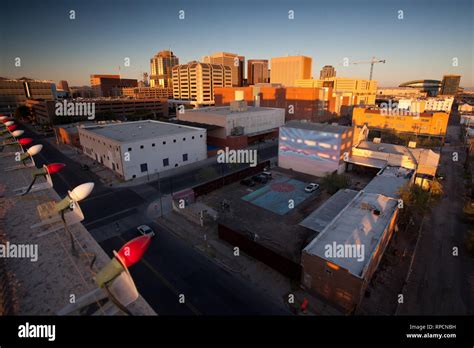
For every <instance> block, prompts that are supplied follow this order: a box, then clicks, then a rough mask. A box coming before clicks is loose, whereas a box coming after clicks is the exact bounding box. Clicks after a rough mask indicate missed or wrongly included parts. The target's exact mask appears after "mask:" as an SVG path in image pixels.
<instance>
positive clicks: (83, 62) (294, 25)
mask: <svg viewBox="0 0 474 348" xmlns="http://www.w3.org/2000/svg"><path fill="white" fill-rule="evenodd" d="M218 4H219V2H215V1H205V2H204V3H195V2H190V1H180V2H169V1H160V2H152V1H137V2H133V3H130V2H124V1H114V2H111V1H101V2H98V3H94V4H92V3H91V2H86V1H83V2H77V1H69V2H65V3H51V5H53V6H47V5H46V4H44V3H43V4H41V5H38V4H35V3H34V2H31V3H29V4H28V7H27V9H20V8H19V7H18V6H17V4H16V3H14V2H12V1H8V2H7V3H6V6H5V10H4V11H3V14H1V15H0V16H1V17H2V18H1V19H2V21H1V22H2V23H4V28H2V31H3V33H4V35H3V36H2V42H3V47H6V49H5V50H3V53H2V57H1V58H2V59H1V62H0V67H1V71H2V72H1V74H0V76H3V77H10V78H19V77H22V76H27V77H31V78H37V79H46V80H52V81H54V82H56V83H57V82H58V81H59V80H67V81H68V83H69V85H70V86H77V85H87V84H88V82H89V77H90V75H91V74H121V76H122V77H123V78H132V79H138V80H140V79H141V76H142V73H143V72H150V65H149V61H150V58H152V57H153V56H154V55H155V54H156V53H157V52H159V51H161V50H167V49H171V50H172V51H173V52H174V54H175V55H176V56H177V57H179V59H180V63H181V64H184V63H187V62H189V61H192V60H197V61H201V58H202V56H205V55H212V54H214V53H216V52H232V53H236V54H238V55H241V56H245V59H246V60H249V59H268V60H269V61H270V60H271V58H274V57H283V56H287V55H306V56H310V57H312V60H313V61H312V75H313V77H316V78H317V75H319V71H320V70H321V68H322V67H323V66H325V65H333V66H334V67H335V69H336V70H337V71H338V76H340V77H357V78H365V79H366V78H368V75H369V69H370V65H366V64H364V65H349V66H347V67H346V66H344V65H343V61H344V58H348V59H349V63H351V62H355V61H367V60H370V58H371V57H372V56H375V57H377V58H379V59H386V60H387V63H386V64H378V65H377V66H376V67H375V68H374V77H373V78H374V80H377V81H378V82H379V86H380V87H392V86H398V85H399V84H400V83H402V82H406V81H408V80H415V79H438V80H441V79H442V76H443V75H444V74H459V75H461V76H462V78H461V86H463V87H472V86H474V82H473V73H472V71H473V63H472V61H473V57H472V51H471V50H470V48H469V45H468V44H467V43H468V42H472V18H471V17H470V14H471V13H472V2H470V1H459V2H457V3H456V6H454V5H452V4H451V3H450V2H447V1H429V2H426V1H416V2H414V3H410V2H406V3H403V2H402V3H397V4H396V5H391V4H390V3H388V2H387V3H379V2H375V1H362V2H357V3H353V2H348V1H337V2H336V3H334V4H326V3H313V2H307V1H297V2H281V3H276V4H275V3H272V2H269V1H260V2H256V3H254V2H250V1H243V2H239V3H232V2H226V3H225V4H226V6H218ZM112 6H113V7H112ZM250 9H251V10H252V11H250ZM70 10H74V11H75V19H70V13H69V11H70ZM181 10H184V11H185V12H184V19H179V17H178V16H179V14H180V12H179V11H181ZM289 11H294V12H293V13H292V14H293V16H294V19H289V18H288V17H291V14H290V13H289ZM399 11H403V14H402V15H403V19H399V17H400V12H399ZM129 16H130V17H129ZM132 16H133V18H134V19H135V18H140V20H135V22H131V21H130V20H128V19H129V18H131V17H132ZM20 21H21V26H18V25H17V23H19V22H20ZM348 28H351V29H348ZM229 38H232V40H229ZM393 42H395V43H396V44H394V43H393ZM463 43H466V44H463ZM17 57H19V58H21V67H15V58H17ZM125 58H129V59H130V66H129V67H126V66H124V61H125ZM453 59H456V61H457V63H458V66H453ZM119 66H120V68H119ZM270 69H271V66H270Z"/></svg>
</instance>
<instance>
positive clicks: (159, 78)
mask: <svg viewBox="0 0 474 348" xmlns="http://www.w3.org/2000/svg"><path fill="white" fill-rule="evenodd" d="M178 64H179V58H178V57H176V56H175V55H174V54H173V52H172V51H161V52H158V53H157V54H155V56H154V57H153V58H151V59H150V70H151V75H150V87H162V88H171V87H172V77H171V70H172V69H173V67H174V66H175V65H178Z"/></svg>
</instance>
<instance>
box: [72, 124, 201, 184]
mask: <svg viewBox="0 0 474 348" xmlns="http://www.w3.org/2000/svg"><path fill="white" fill-rule="evenodd" d="M79 136H80V139H81V145H82V146H83V150H84V153H85V154H86V155H88V156H89V157H91V158H92V159H95V160H97V161H98V162H100V163H102V164H104V165H105V166H106V167H108V168H110V169H112V170H113V171H114V172H116V173H117V174H118V175H119V176H121V177H122V178H123V179H124V180H130V179H134V178H138V177H141V176H146V175H151V174H155V173H157V172H163V171H166V170H168V169H171V168H176V167H180V166H183V165H186V164H189V163H193V162H196V161H201V160H204V159H206V158H207V147H206V130H205V129H196V130H193V131H191V132H184V133H182V134H175V135H170V136H162V137H157V138H153V139H146V140H136V141H132V142H127V143H118V142H116V141H113V140H111V139H109V138H105V137H102V136H100V135H97V134H96V133H93V132H89V131H87V130H85V129H79ZM174 141H176V142H174ZM164 142H165V143H166V144H164ZM153 144H154V146H153ZM142 146H143V148H141V147H142ZM126 153H128V154H129V156H127V157H129V161H126V155H125V154H126ZM183 154H187V155H188V159H187V161H184V159H183ZM164 159H168V162H169V164H168V165H167V166H165V165H164V163H163V160H164ZM142 164H146V165H147V169H148V171H142V168H141V165H142ZM114 168H115V169H114Z"/></svg>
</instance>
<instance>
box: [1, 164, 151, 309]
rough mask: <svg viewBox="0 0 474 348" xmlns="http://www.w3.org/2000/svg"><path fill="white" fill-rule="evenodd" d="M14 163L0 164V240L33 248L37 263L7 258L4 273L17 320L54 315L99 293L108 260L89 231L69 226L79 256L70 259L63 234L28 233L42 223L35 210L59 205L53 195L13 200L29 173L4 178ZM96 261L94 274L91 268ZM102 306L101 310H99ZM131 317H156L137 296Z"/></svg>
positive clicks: (43, 193) (45, 192) (21, 171)
mask: <svg viewBox="0 0 474 348" xmlns="http://www.w3.org/2000/svg"><path fill="white" fill-rule="evenodd" d="M12 164H15V163H14V160H13V159H12V158H11V157H4V158H0V171H1V172H2V174H1V175H2V180H1V184H0V186H2V187H3V190H4V196H3V197H1V198H0V220H2V224H0V235H1V236H3V238H0V240H6V241H8V242H10V243H11V244H15V245H18V246H20V247H21V246H35V245H36V247H37V250H38V255H37V257H38V259H37V261H34V260H33V259H30V258H25V257H23V258H19V257H8V258H5V261H6V268H7V270H8V271H9V272H11V273H12V274H14V276H15V278H16V281H17V283H16V284H15V291H16V294H17V299H18V306H19V308H18V312H17V313H16V314H19V315H55V313H56V312H57V311H59V310H60V309H61V308H63V307H65V306H66V305H68V304H69V303H70V299H71V296H74V297H75V298H76V299H78V298H79V297H81V296H83V295H84V294H86V293H88V292H89V291H92V290H94V289H96V288H97V285H96V284H95V282H94V280H93V276H94V274H95V273H96V272H97V271H98V270H100V269H101V268H102V267H104V266H105V265H106V264H107V263H108V262H109V261H110V258H109V257H108V255H107V254H106V253H105V252H104V251H103V250H102V248H101V247H100V246H99V244H98V243H97V242H96V241H95V240H94V238H93V237H92V236H91V235H90V233H89V232H88V231H87V229H86V228H85V227H84V226H83V225H82V224H81V223H77V224H74V225H72V226H69V229H70V231H71V233H72V235H73V236H74V240H75V248H76V250H77V253H78V254H77V255H75V254H74V253H72V250H71V245H70V238H69V236H68V234H67V233H66V231H65V230H64V228H62V229H59V230H57V231H56V232H52V233H49V234H46V235H43V236H41V235H40V232H41V230H40V228H31V226H32V225H34V224H37V223H39V222H41V219H40V216H39V210H38V208H39V206H40V205H42V204H45V203H48V202H58V201H60V199H61V198H60V197H59V196H58V195H57V194H56V192H55V191H54V189H46V190H43V191H39V192H34V193H29V194H27V195H25V196H17V195H16V194H15V192H13V190H14V189H17V188H20V187H24V186H28V184H29V183H30V182H31V178H32V176H31V171H32V170H33V168H22V169H19V170H14V171H8V172H5V171H4V169H5V168H6V167H9V166H11V165H12ZM93 257H95V262H94V266H93V268H91V266H90V264H91V261H92V258H93ZM100 308H101V306H100V305H99V309H100ZM129 309H130V310H131V312H132V313H134V314H135V315H156V313H155V312H154V311H153V309H152V308H151V307H150V306H149V305H148V303H147V302H146V301H145V300H144V299H143V298H142V297H141V296H140V297H139V299H138V300H137V301H136V302H134V303H133V304H132V305H130V306H129Z"/></svg>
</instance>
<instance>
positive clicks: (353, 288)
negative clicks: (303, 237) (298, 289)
mask: <svg viewBox="0 0 474 348" xmlns="http://www.w3.org/2000/svg"><path fill="white" fill-rule="evenodd" d="M397 216H398V210H397V211H396V212H395V213H394V214H393V216H392V219H391V220H390V223H389V224H388V226H387V228H386V229H385V231H384V233H383V236H382V238H381V241H380V243H379V246H378V247H377V249H376V250H375V251H374V253H373V255H372V257H371V259H370V262H369V263H368V264H367V266H366V268H365V270H364V272H363V277H362V278H359V277H357V276H355V275H353V274H351V273H349V271H348V270H346V269H344V268H342V267H339V266H337V265H335V264H333V263H331V262H329V261H327V260H325V259H323V258H320V257H319V256H316V255H311V254H308V253H306V252H305V251H303V253H302V255H301V265H302V267H303V272H302V278H301V283H302V285H303V287H304V288H305V289H307V290H309V291H311V292H313V293H315V294H317V295H319V296H321V297H323V298H325V299H326V300H328V301H329V302H331V303H333V304H335V305H337V306H339V307H342V308H344V309H345V310H346V311H348V312H349V311H351V310H353V309H354V308H355V307H356V306H357V305H358V303H359V302H360V300H361V298H362V296H363V294H364V292H365V290H366V288H367V286H368V284H369V283H370V279H371V278H372V276H373V274H374V272H375V271H376V270H377V267H378V265H379V263H380V260H381V259H382V256H383V254H384V252H385V250H386V248H387V246H388V243H389V242H390V239H391V238H392V235H393V231H394V227H395V222H396V219H397Z"/></svg>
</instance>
